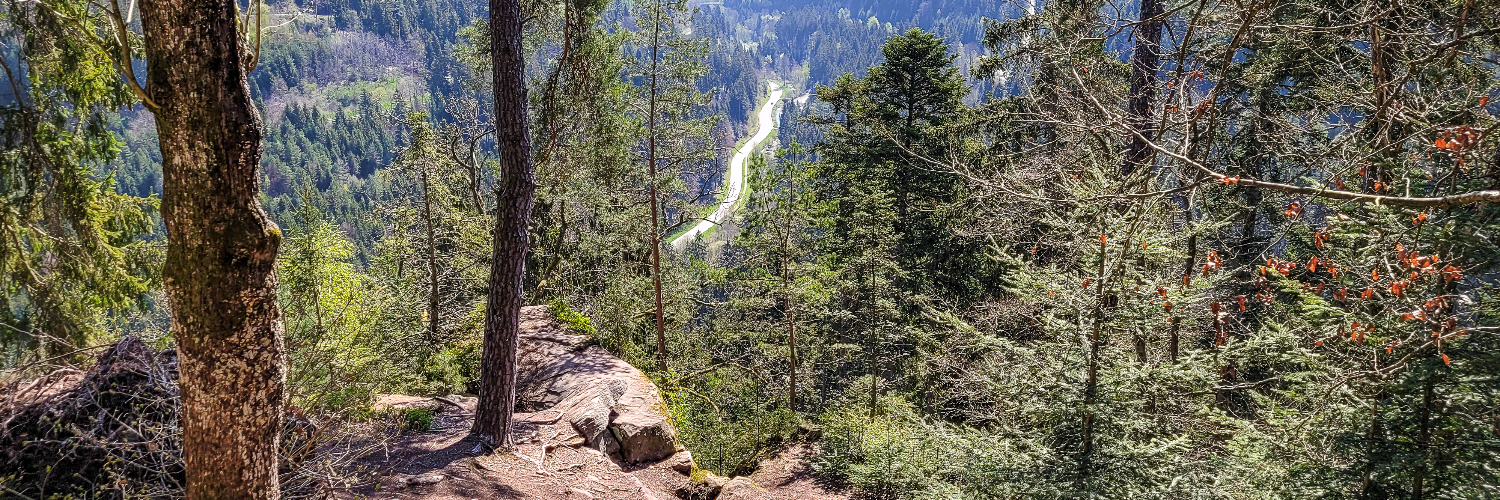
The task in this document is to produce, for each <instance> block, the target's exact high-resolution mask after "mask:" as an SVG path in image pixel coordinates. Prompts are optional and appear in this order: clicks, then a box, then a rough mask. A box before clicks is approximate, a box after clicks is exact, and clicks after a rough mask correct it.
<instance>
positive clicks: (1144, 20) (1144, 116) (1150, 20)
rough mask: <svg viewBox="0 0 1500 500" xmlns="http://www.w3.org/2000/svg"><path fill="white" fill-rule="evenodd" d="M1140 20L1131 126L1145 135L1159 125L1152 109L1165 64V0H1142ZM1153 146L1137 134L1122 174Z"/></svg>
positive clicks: (1133, 68)
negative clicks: (1154, 123)
mask: <svg viewBox="0 0 1500 500" xmlns="http://www.w3.org/2000/svg"><path fill="white" fill-rule="evenodd" d="M1140 7H1141V13H1140V16H1141V18H1140V22H1139V23H1137V24H1136V25H1135V50H1134V52H1133V53H1132V54H1131V56H1130V65H1131V69H1130V103H1129V108H1130V117H1129V122H1130V128H1131V129H1133V130H1134V131H1135V132H1136V133H1138V134H1140V135H1141V136H1145V137H1152V136H1153V135H1154V132H1155V130H1156V127H1155V126H1153V125H1152V123H1151V121H1152V116H1151V115H1152V114H1153V113H1152V108H1154V107H1155V106H1156V85H1157V78H1156V71H1157V67H1158V66H1160V64H1161V28H1162V26H1161V24H1162V23H1161V20H1159V19H1156V18H1157V17H1160V16H1161V14H1162V0H1141V2H1140ZM1151 151H1152V150H1151V148H1150V147H1149V145H1148V144H1146V140H1145V139H1143V138H1141V137H1139V136H1136V135H1134V134H1132V135H1131V137H1130V143H1129V144H1128V145H1127V146H1126V147H1125V163H1124V164H1123V165H1122V166H1121V167H1120V173H1121V174H1122V175H1129V174H1130V173H1131V172H1134V171H1135V169H1136V168H1137V167H1140V166H1141V165H1142V164H1144V163H1145V162H1146V159H1147V158H1150V157H1151Z"/></svg>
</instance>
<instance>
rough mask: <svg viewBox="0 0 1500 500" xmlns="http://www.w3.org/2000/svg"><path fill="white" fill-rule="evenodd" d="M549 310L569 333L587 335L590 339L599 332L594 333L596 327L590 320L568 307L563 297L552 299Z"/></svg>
mask: <svg viewBox="0 0 1500 500" xmlns="http://www.w3.org/2000/svg"><path fill="white" fill-rule="evenodd" d="M548 310H549V311H551V312H552V318H553V319H556V320H557V321H558V322H559V323H562V324H563V326H564V327H566V328H567V329H568V331H570V332H573V333H576V334H579V335H586V336H588V337H589V338H594V337H595V335H596V333H597V332H595V331H594V325H593V323H592V322H590V321H589V318H588V317H586V316H584V315H582V314H579V313H578V311H574V310H573V308H571V307H568V303H567V302H566V301H564V300H563V299H562V298H561V297H559V298H556V299H552V302H551V303H550V304H548Z"/></svg>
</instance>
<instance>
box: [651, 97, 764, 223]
mask: <svg viewBox="0 0 1500 500" xmlns="http://www.w3.org/2000/svg"><path fill="white" fill-rule="evenodd" d="M766 83H767V84H769V85H770V86H771V98H770V99H768V100H766V103H765V104H764V105H762V106H761V107H760V114H759V116H758V117H759V119H760V125H759V127H760V128H759V129H757V130H756V131H755V135H754V136H752V137H751V138H750V140H749V141H746V142H745V145H744V146H743V147H741V148H740V150H739V151H735V153H734V158H733V159H731V160H729V176H728V177H729V182H728V186H727V187H726V189H725V192H724V199H722V200H719V207H718V208H716V209H714V213H712V214H709V216H708V218H707V219H705V220H704V221H702V222H699V223H698V225H696V226H693V228H692V229H689V230H688V232H686V233H682V236H678V237H677V239H675V240H672V248H677V249H681V248H684V247H687V244H688V242H690V241H693V240H694V239H696V238H698V236H699V235H701V234H703V232H704V231H708V230H709V229H712V228H713V227H714V226H715V225H717V224H718V223H720V222H723V221H724V219H727V218H729V216H730V214H731V213H733V212H734V205H735V203H739V201H740V194H741V193H744V191H745V161H746V160H748V159H750V153H751V152H754V151H755V148H756V147H757V146H760V143H761V142H763V141H765V140H766V138H767V137H770V136H771V131H772V130H775V129H776V121H775V116H774V115H775V111H776V102H777V101H780V100H781V86H780V85H777V84H776V82H766Z"/></svg>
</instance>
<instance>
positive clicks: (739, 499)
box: [715, 476, 771, 500]
mask: <svg viewBox="0 0 1500 500" xmlns="http://www.w3.org/2000/svg"><path fill="white" fill-rule="evenodd" d="M770 495H771V494H770V492H768V491H766V490H764V489H762V488H761V487H760V486H757V485H756V484H755V481H751V480H750V478H748V477H745V476H738V477H735V478H734V479H730V480H729V482H728V483H724V487H723V488H722V489H720V490H719V496H717V497H715V498H717V499H718V500H763V499H767V498H770Z"/></svg>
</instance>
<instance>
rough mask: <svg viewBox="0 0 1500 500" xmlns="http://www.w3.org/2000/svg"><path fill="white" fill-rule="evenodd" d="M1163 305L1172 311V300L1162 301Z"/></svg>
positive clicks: (1163, 307) (1168, 310)
mask: <svg viewBox="0 0 1500 500" xmlns="http://www.w3.org/2000/svg"><path fill="white" fill-rule="evenodd" d="M1161 307H1162V309H1165V310H1166V311H1167V312H1172V301H1170V300H1168V301H1166V302H1162V303H1161Z"/></svg>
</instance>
